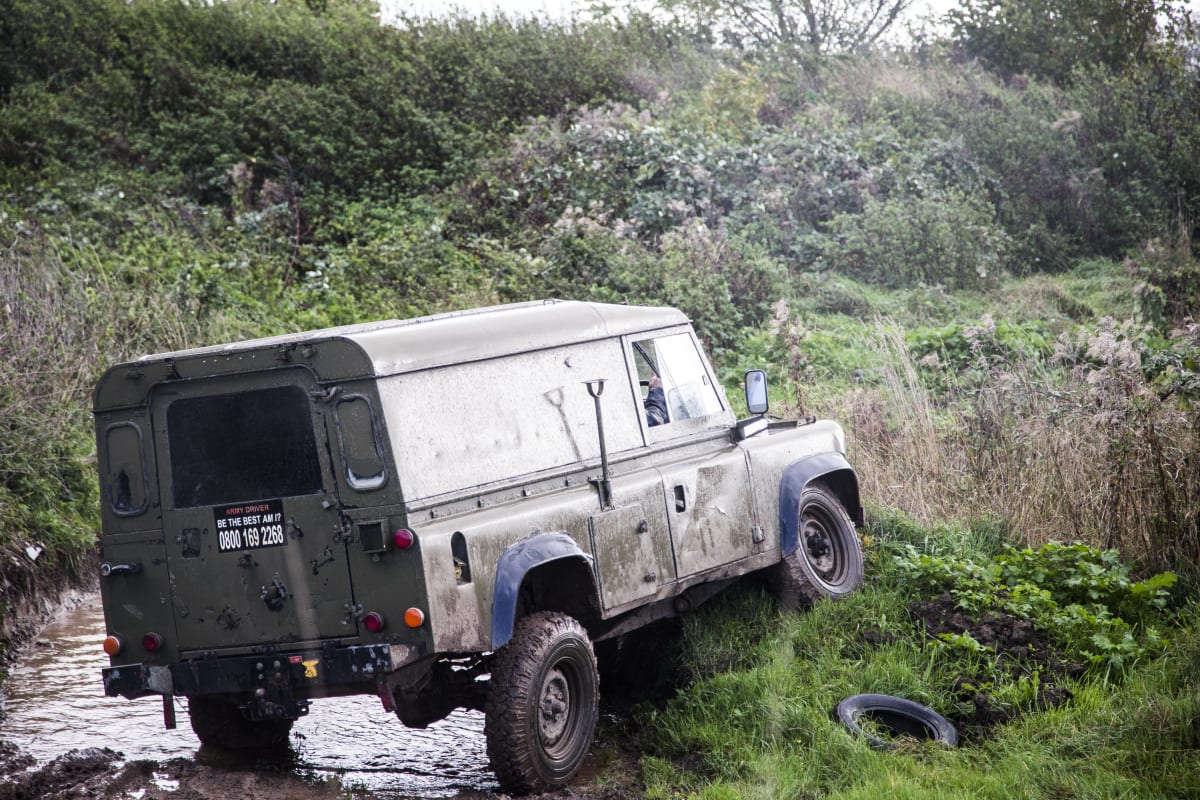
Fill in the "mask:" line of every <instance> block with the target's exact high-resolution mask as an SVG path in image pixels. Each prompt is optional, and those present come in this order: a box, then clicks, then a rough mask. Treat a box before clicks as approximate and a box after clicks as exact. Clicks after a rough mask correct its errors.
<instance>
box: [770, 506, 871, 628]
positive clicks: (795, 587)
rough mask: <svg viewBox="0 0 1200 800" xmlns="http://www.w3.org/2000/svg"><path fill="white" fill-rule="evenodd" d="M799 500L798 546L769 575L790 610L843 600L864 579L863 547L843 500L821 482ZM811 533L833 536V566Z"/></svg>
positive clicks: (831, 546) (778, 595) (782, 601)
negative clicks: (813, 544)
mask: <svg viewBox="0 0 1200 800" xmlns="http://www.w3.org/2000/svg"><path fill="white" fill-rule="evenodd" d="M798 505H799V513H798V514H797V515H796V516H797V518H798V519H799V520H800V524H799V528H800V529H799V531H797V534H796V535H797V542H796V549H795V550H793V551H792V552H790V553H788V554H787V555H786V556H784V557H783V558H782V559H780V561H779V563H778V564H775V565H773V566H771V567H770V568H769V572H768V575H767V578H768V583H769V584H770V585H771V588H772V590H773V591H774V593H775V596H776V597H778V598H779V603H780V605H781V606H783V607H784V608H786V609H788V610H800V609H805V608H808V607H810V606H811V605H812V604H813V603H815V602H816V601H818V600H821V599H823V598H828V599H831V600H840V599H841V598H843V597H846V596H847V595H849V594H851V593H852V592H854V591H855V590H856V589H858V588H859V587H860V586H862V582H863V554H862V546H861V545H860V544H859V542H858V533H857V532H855V530H854V523H853V522H851V521H850V515H849V514H847V513H846V509H845V508H843V507H842V504H841V503H840V502H839V501H838V499H837V498H836V497H834V496H833V495H832V494H830V493H829V492H828V491H827V490H826V489H825V488H823V487H821V486H809V487H807V488H805V490H804V491H803V492H802V493H801V494H800V499H799V501H798ZM810 535H815V536H819V537H823V538H824V539H826V540H828V542H829V545H830V548H831V552H832V555H831V559H830V560H831V562H832V563H831V564H830V565H829V566H828V568H826V566H825V562H824V561H823V560H819V558H820V557H819V556H814V555H813V554H812V553H811V552H810V549H809V545H808V539H809V536H810Z"/></svg>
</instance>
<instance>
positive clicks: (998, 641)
mask: <svg viewBox="0 0 1200 800" xmlns="http://www.w3.org/2000/svg"><path fill="white" fill-rule="evenodd" d="M908 611H909V613H910V614H912V615H913V617H915V618H916V619H918V620H920V621H921V622H923V623H924V625H925V632H926V634H927V635H928V636H930V637H931V638H937V637H938V636H940V635H941V634H943V633H951V634H957V635H962V634H969V635H970V636H971V637H972V638H973V639H975V641H977V642H979V644H981V645H983V646H984V647H987V648H989V649H991V650H992V651H993V652H994V653H995V654H996V659H995V664H996V668H997V669H998V670H1003V671H1005V672H1006V673H1008V674H1009V675H1011V676H1016V675H1021V674H1031V673H1034V672H1036V673H1037V674H1038V679H1039V689H1038V697H1037V700H1036V702H1035V704H1034V706H1033V707H1031V708H1028V709H1019V708H1013V707H1011V706H1001V705H1000V704H998V703H997V702H996V701H995V700H994V699H993V698H992V697H991V696H990V695H989V694H987V692H986V691H983V690H982V689H981V688H980V687H983V686H987V685H990V684H991V683H994V680H993V678H994V676H993V675H989V674H986V673H979V674H974V675H962V676H959V678H958V679H957V681H956V682H955V691H956V693H957V696H958V699H959V701H961V706H962V707H963V708H966V709H968V710H966V711H959V712H958V713H957V714H952V715H951V716H950V719H951V721H952V722H954V724H955V725H956V726H957V727H958V728H959V733H960V734H962V735H963V738H964V740H966V741H971V740H979V739H984V738H986V737H987V736H988V734H989V731H990V729H992V728H994V727H995V726H996V725H1000V724H1002V723H1005V722H1009V721H1011V720H1012V719H1013V718H1014V717H1015V716H1017V715H1018V714H1020V713H1022V712H1023V711H1043V710H1046V709H1048V708H1054V707H1055V706H1059V705H1062V704H1063V703H1066V702H1067V701H1069V700H1070V699H1071V697H1072V695H1071V691H1070V689H1068V688H1067V687H1066V686H1064V685H1062V683H1063V682H1065V681H1066V680H1067V679H1073V678H1078V677H1079V676H1080V675H1081V674H1082V673H1083V670H1084V666H1083V665H1082V664H1078V663H1074V662H1068V661H1066V660H1064V658H1063V657H1062V654H1061V653H1060V652H1059V651H1058V650H1057V649H1056V648H1055V647H1054V645H1053V643H1051V642H1050V641H1049V640H1048V639H1047V638H1046V637H1045V635H1043V634H1042V632H1041V631H1039V630H1038V629H1037V627H1036V626H1034V624H1033V623H1032V622H1030V621H1029V620H1027V619H1019V618H1017V617H1013V616H1010V615H1008V614H1004V613H987V614H982V615H980V616H979V617H972V616H970V615H969V614H965V613H963V612H962V611H961V610H959V609H958V608H957V607H956V606H955V603H954V598H952V597H951V596H950V595H949V594H942V595H940V596H938V597H936V598H934V599H932V600H916V601H913V602H912V603H910V604H909V606H908ZM877 635H878V634H877Z"/></svg>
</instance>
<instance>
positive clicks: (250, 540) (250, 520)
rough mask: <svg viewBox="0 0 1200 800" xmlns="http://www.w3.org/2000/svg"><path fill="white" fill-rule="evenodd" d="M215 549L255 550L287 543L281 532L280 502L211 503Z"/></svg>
mask: <svg viewBox="0 0 1200 800" xmlns="http://www.w3.org/2000/svg"><path fill="white" fill-rule="evenodd" d="M213 517H214V518H215V520H216V528H217V550H219V551H220V552H222V553H229V552H232V551H235V550H257V549H260V548H263V547H278V546H280V545H285V544H287V538H286V537H285V536H284V535H283V501H282V500H263V501H260V502H254V503H238V504H237V505H232V506H213Z"/></svg>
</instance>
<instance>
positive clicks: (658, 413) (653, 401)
mask: <svg viewBox="0 0 1200 800" xmlns="http://www.w3.org/2000/svg"><path fill="white" fill-rule="evenodd" d="M642 405H643V406H644V407H645V409H646V424H647V425H649V426H650V427H651V428H653V427H654V426H656V425H665V424H666V423H668V422H670V421H671V420H670V417H668V416H667V396H666V395H665V394H664V393H663V385H662V378H660V377H658V376H657V375H655V376H654V377H652V378H650V391H649V392H647V393H646V399H644V400H642Z"/></svg>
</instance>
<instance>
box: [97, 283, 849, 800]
mask: <svg viewBox="0 0 1200 800" xmlns="http://www.w3.org/2000/svg"><path fill="white" fill-rule="evenodd" d="M746 394H747V404H748V407H749V408H750V411H751V414H752V416H750V417H749V418H748V419H744V420H741V421H738V420H736V419H735V417H734V414H733V411H732V410H731V408H730V404H729V402H728V401H727V399H726V397H725V394H724V392H723V390H722V388H721V385H720V384H719V383H718V381H717V380H716V376H715V374H714V372H713V369H712V366H711V365H710V364H709V362H708V360H707V358H706V357H705V354H704V352H703V350H702V348H701V347H700V343H699V341H698V339H697V337H696V334H695V332H694V331H693V329H692V326H691V325H690V324H689V322H688V320H687V318H686V317H685V316H684V315H683V314H682V313H681V312H679V311H677V310H675V309H670V308H646V307H632V306H619V305H605V304H598V303H582V302H562V301H544V302H532V303H521V304H515V305H507V306H498V307H494V308H483V309H477V310H473V311H465V312H456V313H449V314H442V315H438V316H431V317H424V318H420V319H412V320H404V321H389V322H376V323H370V324H363V325H356V326H351V327H344V328H335V329H329V330H322V331H313V332H307V333H298V334H294V335H285V336H278V337H273V338H267V339H259V340H254V341H246V342H239V343H236V344H231V345H225V346H216V347H204V348H199V349H194V350H187V351H182V352H175V353H167V354H161V355H154V356H147V357H144V358H141V359H139V360H137V361H133V362H131V363H126V364H120V365H118V366H115V367H113V368H112V369H110V370H108V372H107V373H105V375H104V376H103V378H102V379H101V380H100V382H99V384H98V385H97V387H96V390H95V396H94V411H95V423H96V436H97V451H98V466H99V470H100V483H101V503H102V520H103V531H102V539H101V541H102V548H103V556H102V564H101V567H100V572H101V589H102V595H103V602H104V613H105V620H106V625H107V632H108V638H107V639H106V640H105V642H104V648H105V651H106V652H107V653H108V655H109V657H110V663H111V666H110V667H109V668H106V669H105V670H104V671H103V681H104V688H105V692H106V693H107V694H109V695H114V696H115V695H120V696H124V697H126V698H138V697H144V696H149V695H160V696H161V697H162V702H163V710H164V722H165V724H166V725H167V726H168V727H174V724H175V716H174V709H175V698H176V697H179V696H182V697H184V698H186V701H187V710H188V714H189V717H190V720H191V725H192V728H193V730H194V731H195V733H196V735H197V736H198V737H199V739H200V741H201V742H202V743H205V744H210V745H216V746H219V747H224V748H234V749H240V748H259V747H269V746H280V745H286V743H287V741H288V736H289V732H290V729H291V726H292V723H293V722H294V721H295V720H296V719H297V718H299V717H300V716H302V715H304V714H305V713H307V711H308V708H309V705H310V703H311V702H312V701H313V700H315V699H318V698H324V697H334V696H339V695H348V694H361V693H375V694H378V696H379V698H380V701H381V703H382V704H383V706H384V708H386V709H389V710H394V711H395V713H396V714H397V716H398V717H399V719H400V721H401V722H403V723H404V724H405V725H408V726H413V727H423V726H426V725H429V724H430V723H432V722H434V721H436V720H439V719H442V718H444V717H445V716H446V715H447V714H449V713H450V712H451V711H452V710H453V709H455V708H459V707H464V708H471V709H479V710H482V711H484V713H485V720H486V721H485V732H486V739H487V749H488V755H489V759H490V762H491V765H492V768H493V770H494V771H495V773H496V776H497V778H498V779H499V781H500V783H501V785H502V786H503V787H504V788H505V789H506V790H507V791H511V792H516V793H521V792H528V791H536V790H545V789H550V788H554V787H557V786H561V785H562V784H564V783H566V782H568V781H569V780H570V779H571V778H572V777H573V776H574V775H575V773H576V772H577V771H578V769H579V767H580V764H581V762H582V761H583V759H584V757H585V756H586V754H587V751H588V749H589V748H590V746H591V741H592V735H593V730H594V727H595V723H596V718H597V700H598V694H599V676H598V671H597V659H596V655H595V653H596V648H594V646H593V645H594V644H598V643H605V642H607V643H608V644H612V643H613V642H619V641H620V637H623V636H624V635H626V634H629V633H630V632H632V631H635V630H636V629H638V628H640V627H642V626H644V625H646V624H648V623H649V622H651V621H654V620H658V619H662V618H664V617H668V616H672V615H675V614H678V613H681V612H683V611H685V610H687V609H689V608H691V607H694V606H695V605H697V604H699V603H701V602H703V601H704V600H706V599H708V598H710V597H711V596H713V595H714V594H715V593H716V592H718V591H719V590H721V589H722V588H724V587H725V586H726V585H728V584H729V583H731V582H732V581H734V580H736V579H738V578H739V577H740V576H743V575H747V574H749V573H753V572H758V571H762V572H763V573H764V574H765V575H766V577H767V578H768V579H769V582H770V584H771V585H772V586H774V587H775V588H776V589H777V591H778V593H779V596H780V597H781V600H782V602H783V603H784V604H785V605H789V606H796V607H801V606H804V605H806V604H808V603H810V602H812V601H814V600H817V599H820V598H825V597H832V598H837V597H840V596H843V595H845V594H847V593H849V592H851V591H853V590H854V589H855V588H856V587H857V586H858V585H859V584H860V583H861V581H862V574H863V566H862V553H861V550H860V546H859V542H858V538H857V534H856V531H855V523H858V524H861V522H862V506H861V504H860V500H859V492H858V484H857V479H856V477H855V473H854V471H853V469H852V468H851V467H850V465H849V463H847V460H846V457H845V444H844V437H843V432H842V429H841V428H840V427H839V426H838V425H837V424H836V423H834V422H829V421H820V422H818V421H814V420H804V421H785V420H769V419H768V418H767V417H766V416H764V415H765V412H766V411H767V398H766V379H765V375H764V374H763V373H762V372H760V371H751V372H749V373H747V375H746ZM606 646H607V645H606Z"/></svg>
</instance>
